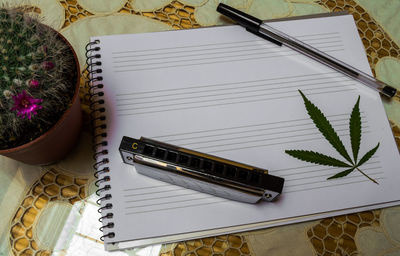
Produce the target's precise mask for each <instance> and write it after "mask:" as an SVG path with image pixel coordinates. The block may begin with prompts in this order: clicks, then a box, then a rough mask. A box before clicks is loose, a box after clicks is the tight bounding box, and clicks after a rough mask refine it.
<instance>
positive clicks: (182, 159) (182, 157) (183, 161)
mask: <svg viewBox="0 0 400 256" xmlns="http://www.w3.org/2000/svg"><path fill="white" fill-rule="evenodd" d="M178 163H180V164H184V165H188V164H189V156H187V155H183V154H180V155H179V159H178Z"/></svg>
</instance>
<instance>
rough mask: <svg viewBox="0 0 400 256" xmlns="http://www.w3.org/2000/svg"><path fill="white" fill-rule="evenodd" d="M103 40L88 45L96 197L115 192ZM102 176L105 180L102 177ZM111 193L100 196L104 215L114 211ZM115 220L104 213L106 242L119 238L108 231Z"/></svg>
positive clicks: (87, 73) (87, 72)
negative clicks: (109, 156) (108, 239)
mask: <svg viewBox="0 0 400 256" xmlns="http://www.w3.org/2000/svg"><path fill="white" fill-rule="evenodd" d="M99 44H100V41H99V40H95V41H93V42H90V43H88V44H87V45H86V86H87V88H88V89H89V100H90V106H89V107H90V110H91V113H90V117H91V125H92V129H93V151H94V154H93V158H94V159H95V160H96V163H95V164H94V165H93V168H94V169H95V170H96V171H95V173H94V176H95V177H96V179H97V181H96V182H95V185H96V186H97V187H98V189H97V191H96V195H98V196H100V195H101V193H102V192H105V191H108V190H110V189H111V185H110V184H108V182H109V181H110V176H109V175H107V173H108V172H109V171H110V169H109V168H108V167H106V166H103V165H106V164H107V163H108V162H109V159H108V158H107V155H108V150H107V149H105V148H104V147H105V146H107V140H106V139H107V133H106V128H107V125H106V123H105V121H106V116H105V115H104V112H105V108H104V104H105V101H104V98H103V97H104V92H103V91H101V89H102V88H103V87H104V85H103V84H102V83H101V81H102V80H103V77H102V76H101V73H102V72H103V70H102V69H101V65H102V63H101V61H100V60H99V58H101V55H100V54H99V53H97V52H98V51H100V46H99ZM99 175H101V176H103V175H105V176H103V177H101V178H100V177H99ZM110 199H111V194H105V195H103V196H102V197H100V198H99V199H98V200H97V201H96V203H97V204H98V205H100V206H101V207H100V208H99V209H98V212H99V213H101V212H102V211H103V210H104V209H106V210H110V209H112V204H111V203H109V202H106V203H104V201H107V200H110ZM112 218H113V214H112V213H110V212H108V213H106V214H102V216H101V217H100V218H99V221H100V222H101V223H103V225H102V227H100V231H102V232H103V231H104V235H103V236H101V237H100V240H101V241H104V238H105V237H108V238H113V237H115V233H114V232H107V231H108V230H107V231H106V230H105V228H107V229H112V228H113V227H114V223H113V222H112V221H111V220H112Z"/></svg>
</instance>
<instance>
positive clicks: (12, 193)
mask: <svg viewBox="0 0 400 256" xmlns="http://www.w3.org/2000/svg"><path fill="white" fill-rule="evenodd" d="M4 2H9V3H10V4H11V5H15V4H17V3H24V4H25V5H27V6H28V7H29V11H30V12H33V13H36V14H38V15H39V16H40V17H42V18H43V22H44V23H46V24H48V25H50V26H52V27H53V28H55V29H56V30H58V31H60V32H61V33H62V34H63V35H64V36H65V37H66V38H67V39H68V40H69V41H70V42H71V44H72V45H73V47H74V49H75V50H76V51H77V54H78V58H79V61H80V63H81V70H84V68H85V67H84V65H83V64H84V63H85V61H84V46H85V44H86V43H87V42H88V40H89V37H90V36H94V35H105V34H117V33H140V32H150V31H161V30H171V29H183V28H196V27H201V26H213V25H220V24H226V21H224V20H223V19H220V17H219V15H218V14H217V13H216V12H215V8H216V6H217V4H218V2H224V3H226V4H229V5H232V6H234V7H236V8H239V9H241V10H244V11H246V12H249V13H250V14H253V15H255V16H257V17H259V18H261V19H271V18H282V17H289V16H296V15H303V14H314V13H325V12H333V11H342V10H347V11H349V12H350V13H352V14H353V16H354V19H355V21H356V23H357V27H358V30H359V34H360V37H361V38H362V41H363V43H364V46H365V49H366V53H367V56H368V60H369V63H370V66H371V68H372V70H373V72H374V74H375V75H376V77H377V78H378V79H380V80H383V81H385V82H387V83H389V84H392V85H394V86H396V85H397V86H398V89H400V87H399V86H400V75H399V74H400V49H399V45H400V26H399V24H400V15H398V13H399V12H400V2H399V1H396V0H381V1H374V0H354V1H353V0H220V1H217V0H179V1H175V0H173V1H172V0H112V1H111V0H14V1H10V0H0V3H4ZM166 79H168V77H166ZM80 96H81V100H82V109H83V111H84V113H85V115H84V116H85V120H84V121H85V124H86V125H85V126H84V128H83V130H82V134H81V137H80V141H79V144H78V145H77V147H76V148H75V150H74V151H73V152H71V153H70V154H69V155H68V156H67V157H66V158H65V159H64V160H63V161H61V162H59V163H56V164H53V165H51V166H44V167H38V166H29V165H25V164H22V163H18V162H16V161H13V160H10V159H8V158H5V157H0V216H1V218H0V227H1V228H0V255H40V256H45V255H74V256H75V255H85V256H86V255H141V256H142V255H161V256H172V255H176V256H178V255H238V256H239V255H359V254H361V255H400V207H392V208H387V209H381V210H376V211H367V212H361V213H356V214H349V215H343V216H338V217H334V218H326V219H322V220H317V221H312V222H306V223H300V224H295V225H287V226H282V227H276V228H269V229H264V230H259V231H252V232H246V233H239V234H233V235H226V236H218V237H210V238H204V239H198V240H193V241H185V242H181V243H177V244H168V245H162V246H161V245H158V246H151V247H147V248H144V249H132V250H126V251H122V252H114V253H108V252H105V251H104V250H103V244H102V242H101V241H100V240H99V237H100V235H101V233H100V231H98V230H97V229H98V228H99V226H100V223H99V222H98V218H99V217H100V216H99V214H98V213H97V205H96V203H95V201H96V199H97V198H96V195H95V193H94V191H95V190H96V187H95V186H94V181H95V179H94V177H93V175H92V173H93V169H92V164H93V160H92V158H91V155H92V151H91V136H90V132H89V129H88V121H89V120H88V113H89V108H88V104H89V99H88V95H87V88H85V81H84V79H83V78H82V81H81V92H80ZM384 105H385V109H386V111H387V115H388V119H389V121H390V123H391V126H392V130H393V133H394V135H395V138H396V141H397V144H398V146H399V148H400V101H399V100H398V99H397V100H392V101H391V102H388V101H384Z"/></svg>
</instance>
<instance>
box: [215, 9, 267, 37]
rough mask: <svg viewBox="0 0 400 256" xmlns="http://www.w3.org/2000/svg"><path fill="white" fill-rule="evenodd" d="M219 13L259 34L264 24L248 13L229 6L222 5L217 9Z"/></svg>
mask: <svg viewBox="0 0 400 256" xmlns="http://www.w3.org/2000/svg"><path fill="white" fill-rule="evenodd" d="M217 12H219V13H221V14H223V15H225V16H226V17H229V18H230V19H232V20H234V21H235V22H237V23H238V24H239V25H241V26H243V27H245V28H247V30H249V31H251V32H257V31H258V28H259V27H260V25H261V24H262V20H260V19H257V18H256V17H254V16H251V15H249V14H247V13H244V12H241V11H239V10H236V9H235V8H232V7H230V6H229V5H226V4H223V3H220V4H219V5H218V7H217Z"/></svg>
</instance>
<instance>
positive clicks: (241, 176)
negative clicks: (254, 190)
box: [238, 170, 247, 180]
mask: <svg viewBox="0 0 400 256" xmlns="http://www.w3.org/2000/svg"><path fill="white" fill-rule="evenodd" d="M238 179H239V180H246V179H247V172H246V171H245V170H239V173H238Z"/></svg>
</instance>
